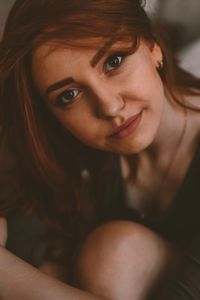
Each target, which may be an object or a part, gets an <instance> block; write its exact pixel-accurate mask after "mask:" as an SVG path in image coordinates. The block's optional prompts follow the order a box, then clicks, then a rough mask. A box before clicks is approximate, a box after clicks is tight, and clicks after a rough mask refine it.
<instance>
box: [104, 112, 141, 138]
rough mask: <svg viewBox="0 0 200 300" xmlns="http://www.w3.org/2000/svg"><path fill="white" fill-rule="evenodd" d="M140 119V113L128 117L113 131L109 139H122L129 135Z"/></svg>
mask: <svg viewBox="0 0 200 300" xmlns="http://www.w3.org/2000/svg"><path fill="white" fill-rule="evenodd" d="M141 117H142V111H140V112H139V113H137V114H136V115H134V116H132V117H130V118H129V119H128V120H127V121H126V122H125V123H124V124H122V125H121V126H119V127H118V128H117V129H116V130H114V131H113V132H112V133H111V135H109V137H112V138H124V137H126V136H128V135H129V134H131V133H132V132H133V131H134V130H135V129H136V128H137V126H138V125H139V123H140V120H141Z"/></svg>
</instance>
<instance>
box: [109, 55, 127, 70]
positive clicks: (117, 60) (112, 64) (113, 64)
mask: <svg viewBox="0 0 200 300" xmlns="http://www.w3.org/2000/svg"><path fill="white" fill-rule="evenodd" d="M122 61H123V55H121V54H115V55H112V56H111V57H109V58H108V59H107V61H106V63H105V68H106V71H107V72H109V71H112V70H114V69H117V68H118V67H119V66H120V65H121V63H122Z"/></svg>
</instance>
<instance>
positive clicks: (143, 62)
mask: <svg viewBox="0 0 200 300" xmlns="http://www.w3.org/2000/svg"><path fill="white" fill-rule="evenodd" d="M128 46H129V47H130V43H129V44H127V43H125V42H118V43H116V44H114V45H113V46H112V47H111V49H110V50H109V52H108V53H106V55H105V56H104V57H103V58H102V59H101V60H100V61H99V62H98V64H97V65H96V66H95V67H93V66H92V65H91V61H92V59H93V57H94V56H95V54H96V52H97V49H84V48H73V49H67V48H56V49H55V47H54V49H53V48H52V47H53V46H52V44H45V45H43V46H41V47H39V48H38V49H37V50H36V51H35V53H34V54H33V61H32V71H33V78H34V82H35V85H36V87H37V89H38V90H39V92H40V94H41V95H42V96H43V98H44V100H45V101H46V103H47V105H48V106H49V109H50V110H51V111H52V113H53V114H54V115H55V116H56V118H57V119H58V120H59V122H60V123H61V124H62V125H63V126H64V128H66V130H68V131H70V132H71V133H72V134H73V135H75V136H76V137H77V138H78V139H79V140H81V141H82V142H83V143H86V144H87V145H89V146H91V147H94V148H98V149H102V150H105V151H114V152H117V153H123V154H131V153H136V152H138V151H141V150H143V149H144V148H146V147H147V146H149V145H150V144H151V143H152V141H153V140H154V139H155V137H156V135H157V134H158V128H159V126H160V123H161V118H162V115H163V110H164V103H165V102H166V101H165V95H164V90H163V85H162V82H161V79H160V77H159V75H158V72H157V70H156V67H157V65H158V62H159V61H160V60H161V59H162V53H161V50H160V48H159V47H158V45H157V44H154V45H150V44H147V43H145V42H144V41H142V42H141V44H140V47H139V49H138V50H137V51H136V52H135V53H133V54H131V55H128V56H127V57H124V59H123V60H122V62H121V64H120V65H119V66H118V67H116V68H113V69H111V68H110V66H109V65H108V63H107V61H106V59H107V58H108V57H109V56H110V52H111V53H113V52H114V53H116V52H121V51H125V50H126V48H127V47H128ZM63 62H64V63H63ZM64 78H73V80H74V82H73V83H70V84H68V85H66V86H64V87H62V88H60V89H57V90H56V91H53V92H51V93H49V94H48V96H47V94H46V90H47V88H48V87H49V86H50V85H52V84H54V83H55V82H57V81H60V80H63V79H64ZM67 89H78V90H80V92H79V94H78V96H77V97H76V98H75V100H74V101H73V103H72V104H70V105H68V106H66V105H65V106H64V105H63V106H56V105H55V103H56V98H57V97H58V96H59V94H61V93H62V92H64V91H66V90H67ZM140 112H141V113H142V118H141V121H140V123H139V125H138V126H137V128H136V130H134V131H133V132H132V133H131V134H129V135H128V136H127V137H125V138H122V139H115V138H112V137H110V135H111V134H112V133H113V131H114V130H115V129H116V128H117V127H118V126H121V125H122V124H123V123H124V122H126V121H127V120H128V119H129V118H130V117H132V116H134V115H136V114H138V113H140ZM91 124H92V126H91Z"/></svg>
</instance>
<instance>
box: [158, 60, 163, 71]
mask: <svg viewBox="0 0 200 300" xmlns="http://www.w3.org/2000/svg"><path fill="white" fill-rule="evenodd" d="M163 67H164V63H163V60H160V61H158V66H157V69H158V70H159V71H161V70H162V69H163Z"/></svg>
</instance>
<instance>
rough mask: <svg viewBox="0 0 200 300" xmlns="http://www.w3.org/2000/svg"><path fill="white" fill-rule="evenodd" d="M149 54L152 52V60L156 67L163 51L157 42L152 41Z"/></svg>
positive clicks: (161, 59)
mask: <svg viewBox="0 0 200 300" xmlns="http://www.w3.org/2000/svg"><path fill="white" fill-rule="evenodd" d="M150 51H151V54H152V59H153V61H154V64H155V66H156V67H159V63H160V62H161V61H163V53H162V50H161V48H160V46H159V45H158V44H157V43H155V42H154V43H153V44H152V46H151V49H150Z"/></svg>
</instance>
